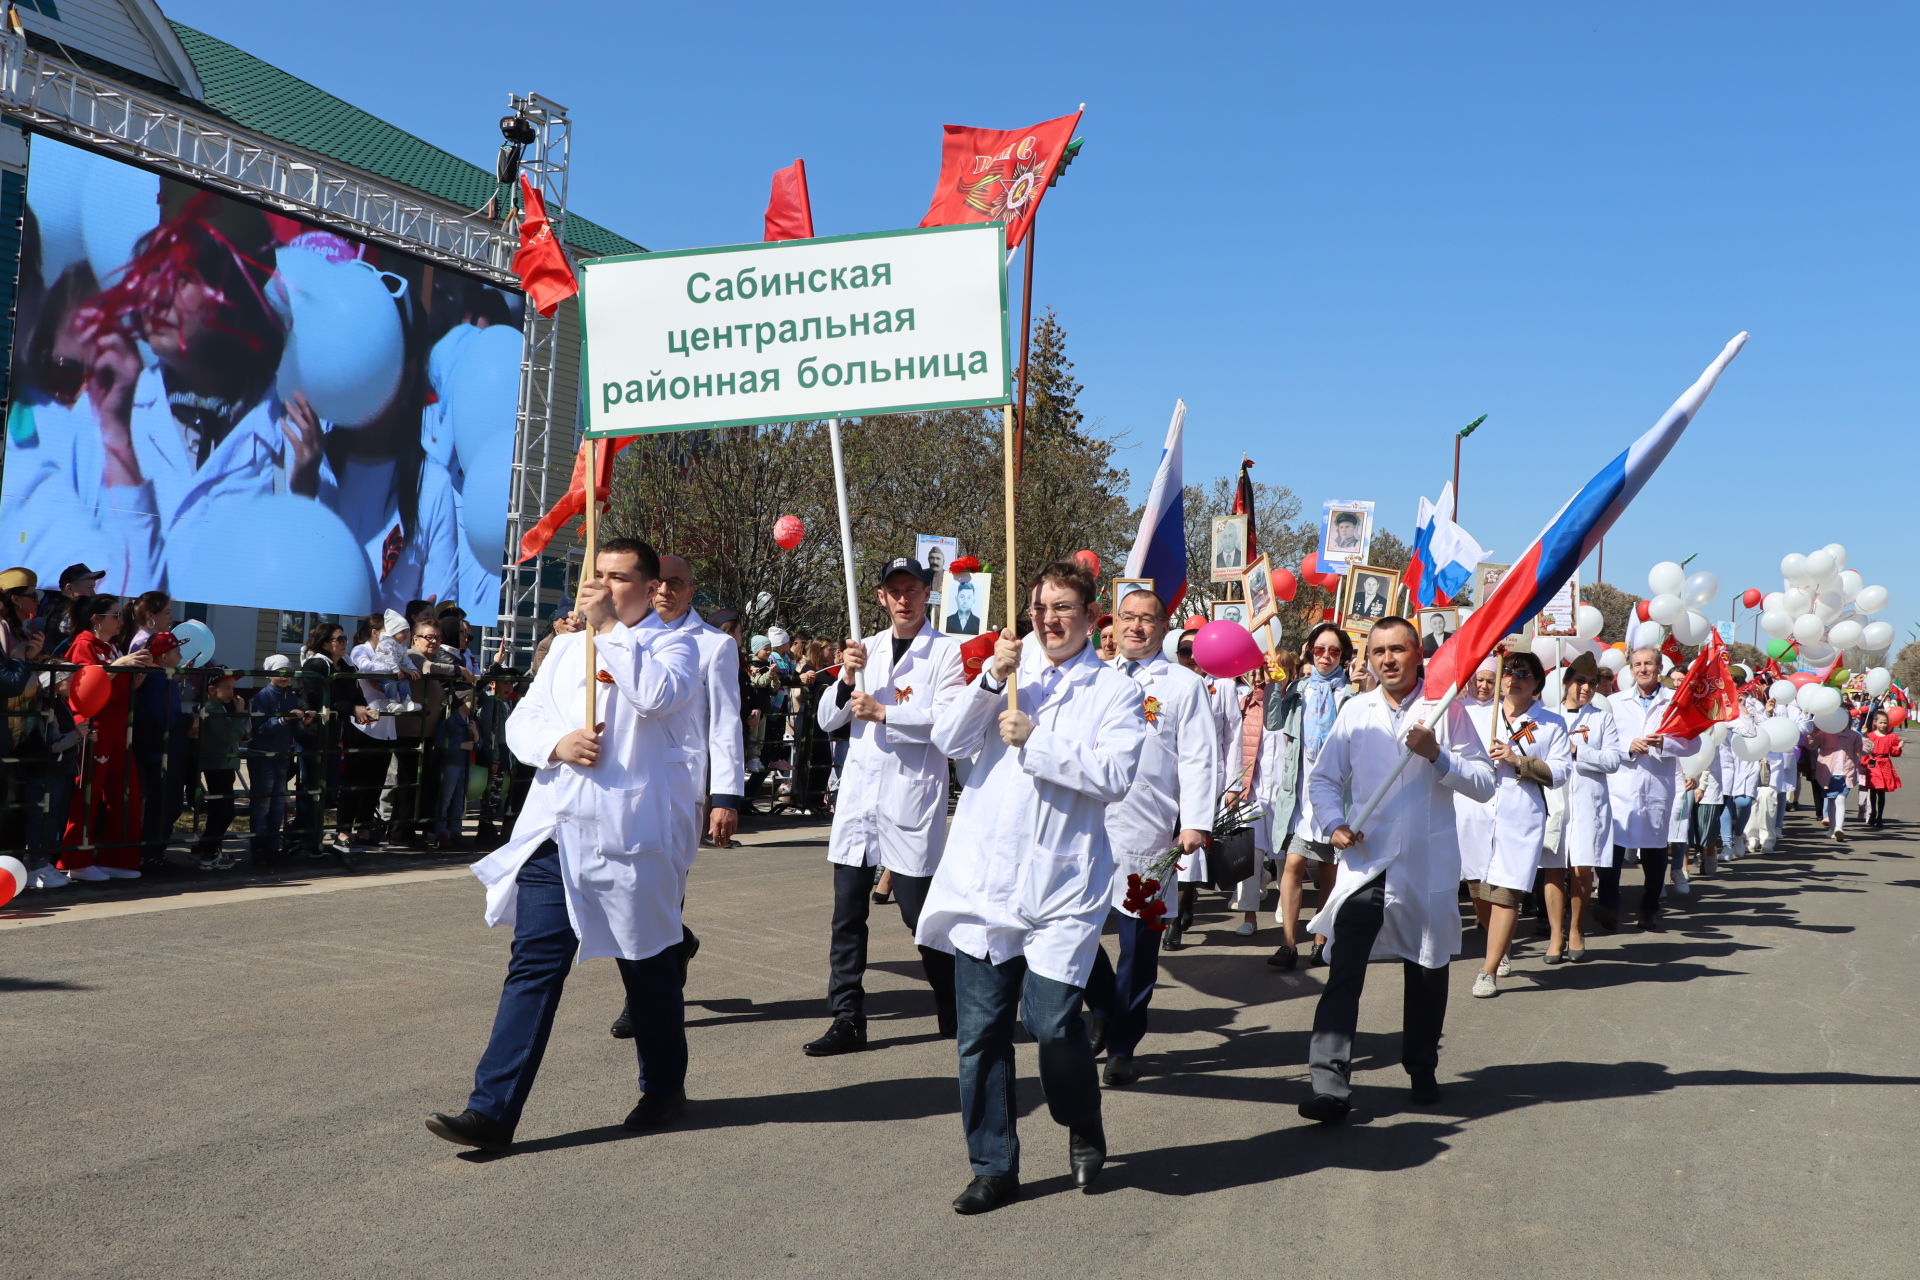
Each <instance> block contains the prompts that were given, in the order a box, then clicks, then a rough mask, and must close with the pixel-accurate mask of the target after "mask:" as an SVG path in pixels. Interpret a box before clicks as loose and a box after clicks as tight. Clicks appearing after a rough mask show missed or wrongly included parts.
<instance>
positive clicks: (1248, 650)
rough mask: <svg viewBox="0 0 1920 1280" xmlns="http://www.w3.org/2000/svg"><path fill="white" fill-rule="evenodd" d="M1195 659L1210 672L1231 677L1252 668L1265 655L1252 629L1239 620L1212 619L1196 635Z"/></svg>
mask: <svg viewBox="0 0 1920 1280" xmlns="http://www.w3.org/2000/svg"><path fill="white" fill-rule="evenodd" d="M1193 660H1194V662H1195V663H1196V664H1197V665H1198V666H1199V668H1200V669H1201V670H1202V671H1204V672H1206V673H1207V674H1208V675H1210V676H1213V677H1215V678H1216V679H1220V680H1232V679H1234V678H1236V677H1238V676H1243V675H1245V674H1247V672H1249V671H1251V670H1253V669H1254V668H1255V667H1257V666H1259V665H1260V664H1261V663H1263V662H1265V661H1266V658H1265V657H1264V656H1263V655H1262V654H1261V652H1260V646H1259V645H1258V644H1256V643H1254V639H1253V633H1252V632H1251V631H1248V630H1247V629H1246V628H1245V627H1243V626H1241V625H1240V624H1239V623H1237V622H1209V623H1208V624H1207V625H1206V626H1204V627H1201V628H1200V630H1199V631H1198V632H1196V633H1195V634H1194V637H1193Z"/></svg>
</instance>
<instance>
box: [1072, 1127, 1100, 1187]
mask: <svg viewBox="0 0 1920 1280" xmlns="http://www.w3.org/2000/svg"><path fill="white" fill-rule="evenodd" d="M1067 1162H1068V1163H1069V1164H1071V1165H1072V1166H1073V1185H1074V1186H1076V1187H1078V1188H1080V1189H1081V1190H1082V1191H1086V1190H1088V1189H1089V1188H1091V1187H1092V1186H1093V1183H1094V1180H1095V1179H1096V1178H1098V1177H1099V1176H1100V1170H1102V1169H1104V1168H1105V1167H1106V1165H1107V1134H1106V1130H1105V1129H1102V1128H1099V1127H1097V1126H1096V1127H1095V1128H1092V1129H1089V1130H1087V1131H1086V1132H1085V1133H1082V1132H1081V1131H1080V1130H1078V1129H1069V1130H1067Z"/></svg>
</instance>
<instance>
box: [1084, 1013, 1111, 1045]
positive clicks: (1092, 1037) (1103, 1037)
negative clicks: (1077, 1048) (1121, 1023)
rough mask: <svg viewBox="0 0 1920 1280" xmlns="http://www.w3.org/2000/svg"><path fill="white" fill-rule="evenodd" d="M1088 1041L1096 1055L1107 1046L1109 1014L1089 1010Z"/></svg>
mask: <svg viewBox="0 0 1920 1280" xmlns="http://www.w3.org/2000/svg"><path fill="white" fill-rule="evenodd" d="M1087 1043H1088V1044H1090V1045H1092V1046H1093V1052H1094V1054H1095V1056H1098V1055H1099V1054H1100V1053H1101V1052H1103V1051H1104V1050H1105V1049H1106V1047H1107V1016H1106V1015H1105V1014H1103V1013H1095V1012H1094V1011H1093V1010H1091V1009H1089V1010H1087Z"/></svg>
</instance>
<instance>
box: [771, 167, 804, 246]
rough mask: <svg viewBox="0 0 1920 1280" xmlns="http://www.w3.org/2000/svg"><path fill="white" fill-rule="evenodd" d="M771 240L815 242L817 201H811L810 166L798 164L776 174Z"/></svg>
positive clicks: (772, 198)
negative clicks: (814, 228)
mask: <svg viewBox="0 0 1920 1280" xmlns="http://www.w3.org/2000/svg"><path fill="white" fill-rule="evenodd" d="M765 238H766V239H768V240H811V239H813V201H812V200H810V199H808V198H807V162H806V161H805V160H795V161H794V162H793V163H792V164H790V165H788V166H787V167H786V168H784V169H775V170H774V171H773V194H772V195H771V196H769V197H767V234H766V237H765Z"/></svg>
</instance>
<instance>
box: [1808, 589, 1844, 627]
mask: <svg viewBox="0 0 1920 1280" xmlns="http://www.w3.org/2000/svg"><path fill="white" fill-rule="evenodd" d="M1846 607H1847V602H1846V601H1845V600H1843V599H1841V598H1840V592H1839V591H1838V590H1837V589H1835V588H1831V587H1830V588H1828V589H1827V590H1825V591H1822V592H1821V593H1820V594H1819V595H1817V596H1815V597H1814V598H1813V614H1814V616H1815V617H1816V618H1818V619H1820V621H1822V622H1825V623H1831V622H1833V620H1834V619H1836V618H1838V617H1839V616H1840V613H1841V611H1842V610H1843V609H1845V608H1846Z"/></svg>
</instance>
